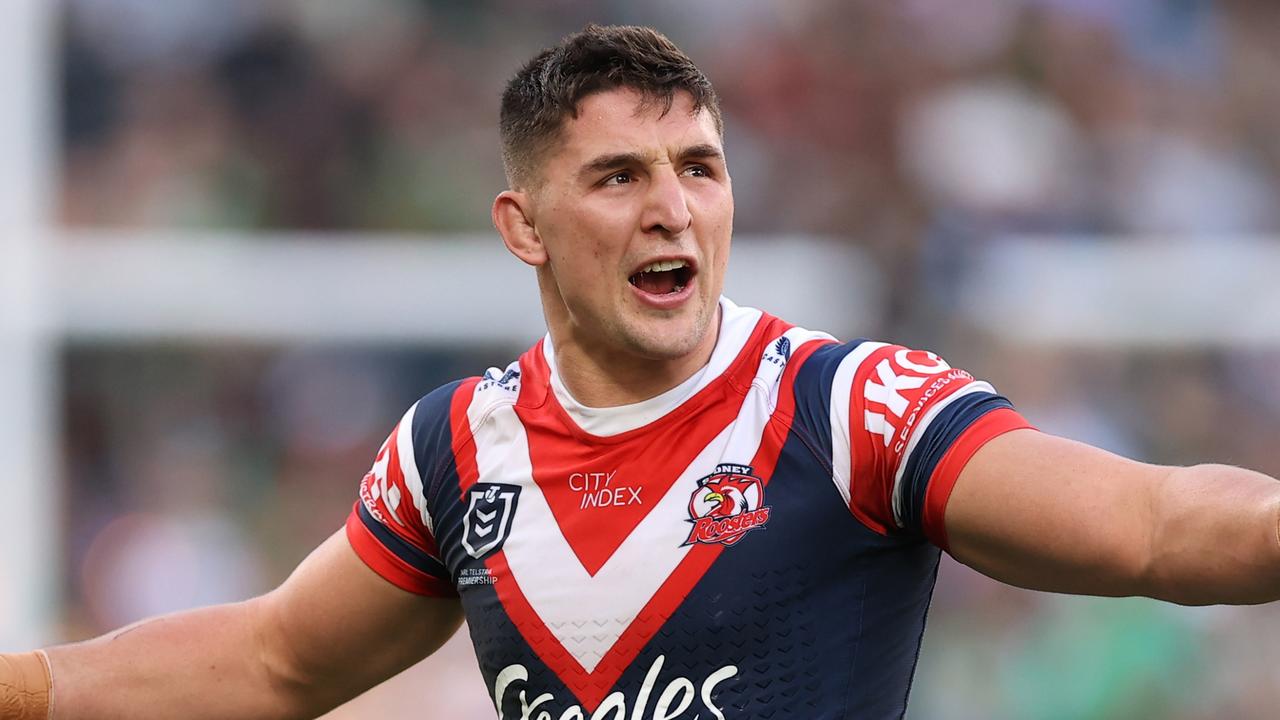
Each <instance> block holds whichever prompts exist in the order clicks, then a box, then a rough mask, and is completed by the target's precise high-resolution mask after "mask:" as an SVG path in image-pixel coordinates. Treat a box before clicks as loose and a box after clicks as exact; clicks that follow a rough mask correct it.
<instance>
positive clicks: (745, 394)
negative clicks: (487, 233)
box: [0, 26, 1280, 720]
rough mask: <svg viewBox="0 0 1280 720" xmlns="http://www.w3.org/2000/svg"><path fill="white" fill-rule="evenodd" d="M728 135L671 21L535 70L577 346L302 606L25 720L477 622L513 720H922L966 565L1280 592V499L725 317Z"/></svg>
mask: <svg viewBox="0 0 1280 720" xmlns="http://www.w3.org/2000/svg"><path fill="white" fill-rule="evenodd" d="M721 137H722V127H721V120H720V113H719V109H718V107H717V103H716V98H715V95H714V93H713V91H712V88H711V85H710V83H709V82H708V81H707V79H706V78H705V77H704V76H703V75H702V73H701V72H700V71H699V70H698V69H697V68H696V67H695V66H694V65H693V64H692V62H690V60H689V59H688V58H687V57H686V56H685V55H684V54H683V53H681V52H680V51H679V50H678V49H677V48H676V47H675V46H673V45H672V44H671V43H670V42H669V41H668V40H667V39H666V38H664V37H662V36H661V35H658V34H657V33H655V32H653V31H651V30H648V29H645V28H634V27H631V28H612V27H611V28H603V27H596V26H590V27H588V28H587V29H585V30H584V31H583V32H581V33H578V34H576V35H573V36H571V37H569V38H567V39H565V40H564V41H563V42H562V43H561V44H560V45H559V46H557V47H555V48H554V49H551V50H548V51H545V52H543V53H542V54H540V55H538V56H537V57H536V58H535V59H533V60H532V61H531V62H530V63H529V64H528V65H526V66H525V67H524V68H523V69H522V70H521V71H520V72H519V73H518V74H517V75H516V77H515V78H514V79H513V80H512V82H511V83H510V85H509V86H508V87H507V90H506V93H505V95H504V96H503V101H502V142H503V151H504V160H505V163H506V169H507V173H508V179H509V183H510V189H508V190H506V191H504V192H502V193H501V194H500V195H498V197H497V199H496V200H495V202H494V205H493V221H494V224H495V225H496V226H497V228H498V231H499V232H500V233H501V235H502V238H503V241H504V242H505V244H506V246H507V248H508V249H509V250H510V251H511V253H512V254H513V255H515V256H516V257H517V258H519V259H520V260H522V261H524V262H525V263H527V264H529V265H531V266H533V267H534V268H535V270H536V273H537V278H538V285H539V291H540V294H541V299H542V304H543V308H544V311H545V314H546V320H547V328H548V334H547V336H546V337H545V338H544V339H543V340H542V341H541V342H539V343H538V344H537V345H535V346H534V347H533V348H532V349H530V350H529V351H528V352H526V353H525V354H524V355H523V356H522V357H521V358H519V359H518V360H517V361H515V362H513V363H511V364H510V365H509V366H508V367H507V368H506V369H504V370H498V369H493V370H490V371H488V372H487V373H485V374H484V375H483V376H481V377H473V378H469V379H466V380H462V381H459V382H455V383H452V384H449V385H446V386H444V387H441V388H439V389H436V390H434V391H433V392H431V393H429V394H428V395H426V396H425V397H423V398H422V399H421V400H419V401H418V402H417V403H416V404H414V406H413V407H411V408H410V409H409V411H408V412H407V413H406V414H405V415H404V417H403V418H402V419H401V420H400V422H399V424H398V425H397V426H396V427H395V429H394V430H393V431H392V432H391V434H390V437H389V438H388V439H387V441H386V443H385V444H384V445H383V447H382V449H381V451H380V452H379V453H378V455H377V458H376V460H375V462H374V465H373V469H372V470H371V471H370V473H369V474H368V475H367V476H366V477H365V478H364V482H363V483H362V485H361V486H360V493H359V500H358V502H356V503H355V508H354V511H353V512H352V514H351V516H350V518H349V519H348V521H347V524H346V528H345V530H343V531H340V532H338V533H336V534H335V535H334V536H333V537H331V538H330V539H329V540H328V541H326V542H325V543H324V544H323V545H321V546H320V548H319V549H317V550H316V551H315V552H314V553H313V554H312V555H311V556H310V557H309V558H308V559H307V560H306V561H305V562H303V564H302V566H301V567H299V568H298V570H297V571H296V572H295V573H294V574H293V576H292V577H290V578H289V579H288V580H287V581H286V582H285V583H284V584H283V585H282V586H281V587H280V588H278V589H277V590H275V591H273V592H271V593H269V594H267V595H265V596H263V597H259V598H255V599H252V600H249V601H246V602H243V603H240V604H236V605H228V606H222V607H212V608H205V609H201V610H195V611H191V612H187V613H181V614H177V615H172V616H169V617H164V618H159V619H153V620H149V621H144V622H142V623H139V624H137V625H134V626H132V627H130V628H127V629H124V630H121V631H118V632H116V633H114V634H111V635H108V636H106V637H103V638H99V639H97V640H93V641H90V642H86V643H81V644H76V645H69V646H64V647H56V648H51V649H49V650H47V651H43V652H37V653H32V654H26V655H13V656H4V657H3V658H2V662H0V698H2V699H0V708H3V710H2V711H0V717H3V718H6V719H20V720H44V719H45V718H46V717H47V716H48V717H52V718H54V719H55V720H77V719H84V720H104V719H112V718H128V719H130V720H145V719H147V718H163V719H165V720H169V719H172V718H182V719H183V720H199V719H201V718H217V719H219V720H223V719H226V718H252V719H254V720H260V719H262V718H306V717H313V716H315V715H317V714H320V713H322V712H324V711H326V710H328V709H329V708H332V707H334V706H335V705H338V704H339V703H341V702H343V701H345V700H347V699H349V698H351V697H353V696H355V695H357V694H358V693H360V692H362V691H363V690H365V689H367V688H369V687H371V686H373V685H374V684H376V683H378V682H380V681H382V680H384V679H385V678H388V677H390V676H391V675H393V674H395V673H397V672H399V671H401V670H403V669H405V668H407V667H409V666H410V665H411V664H413V663H415V662H417V661H418V660H420V659H422V658H423V657H425V656H427V655H428V654H430V653H431V652H432V651H433V650H435V649H436V648H437V647H439V646H440V644H441V643H443V642H444V641H445V639H446V638H448V637H449V635H450V634H452V633H453V632H454V630H455V629H457V627H458V624H459V622H460V620H461V618H462V617H463V615H464V613H465V616H466V618H467V621H468V624H469V626H470V630H471V635H472V640H473V641H474V644H475V649H476V654H477V657H478V658H479V662H480V666H481V669H482V670H483V673H484V675H485V678H486V680H487V682H488V685H489V689H490V692H491V693H492V697H493V701H494V704H495V706H496V707H497V709H498V712H499V713H500V715H501V717H502V718H504V719H513V720H514V719H515V718H521V719H528V720H587V719H592V720H604V719H607V720H690V719H692V718H703V719H704V720H705V719H707V718H718V719H720V720H725V719H727V718H795V719H798V720H816V719H819V718H859V719H872V720H880V719H883V718H900V717H902V716H903V715H904V713H905V707H906V703H907V695H908V691H909V688H910V684H911V676H912V673H913V671H914V669H915V664H916V657H917V654H918V651H919V647H920V638H921V633H922V632H923V631H924V625H925V614H926V611H927V609H928V605H929V599H930V594H931V592H932V589H933V585H934V577H935V572H936V570H937V565H938V558H939V553H940V549H942V550H947V551H949V552H950V553H951V554H952V555H954V556H955V557H956V558H958V559H959V560H961V561H962V562H964V563H966V564H969V565H971V566H973V567H975V568H977V569H979V570H981V571H982V572H984V573H986V574H987V575H990V576H992V577H994V578H998V579H1000V580H1003V581H1005V582H1008V583H1012V584H1015V585H1019V586H1022V587H1028V588H1037V589H1041V590H1050V591H1057V592H1071V593H1089V594H1095V595H1147V596H1151V597H1156V598H1163V599H1166V600H1170V601H1174V602H1180V603H1189V604H1199V603H1260V602H1266V601H1270V600H1274V599H1277V598H1280V537H1278V536H1277V533H1278V532H1280V484H1278V483H1277V482H1276V481H1274V480H1272V479H1271V478H1268V477H1264V476H1262V475H1260V474H1257V473H1253V472H1249V471H1246V470H1240V469H1237V468H1231V467H1222V466H1197V467H1188V468H1171V467H1157V466H1152V465H1145V464H1142V463H1138V462H1133V461H1130V460H1126V459H1123V458H1120V457H1116V456H1114V455H1110V454H1107V453H1105V452H1102V451H1100V450H1096V449H1094V448H1091V447H1088V446H1085V445H1081V444H1079V443H1074V442H1071V441H1068V440H1063V439H1059V438H1056V437H1051V436H1049V435H1046V434H1043V433H1040V432H1037V431H1036V430H1034V429H1031V428H1030V427H1028V426H1027V423H1026V422H1025V421H1024V420H1023V419H1022V418H1021V417H1020V416H1019V415H1018V414H1017V413H1016V412H1015V411H1014V410H1013V409H1012V407H1011V406H1010V404H1009V402H1008V401H1007V400H1005V399H1004V398H1002V397H1000V396H999V395H997V394H996V393H995V392H994V390H993V389H992V387H991V386H990V385H988V384H986V383H984V382H979V381H977V380H975V379H974V378H973V377H971V376H970V375H969V374H967V373H965V372H964V371H962V370H957V369H953V368H951V367H950V366H949V365H947V363H945V362H944V361H943V360H942V359H940V358H938V357H937V356H936V355H933V354H931V353H927V352H920V351H914V350H909V349H906V348H902V347H898V346H895V345H886V344H883V343H878V342H869V341H862V342H850V343H841V342H837V341H836V340H834V339H833V338H831V337H830V336H828V335H825V334H823V333H820V332H814V331H810V330H805V329H802V328H798V327H793V326H791V325H789V324H787V323H786V322H784V321H783V320H780V319H778V318H775V317H772V316H770V315H768V314H767V313H764V312H761V311H759V310H753V309H750V308H745V307H738V306H736V305H734V304H733V303H732V302H730V301H729V300H727V299H725V298H722V297H721V295H720V292H721V285H722V281H723V277H724V272H725V265H726V262H727V260H728V256H729V238H730V234H731V228H732V224H733V195H732V192H731V183H730V178H729V173H728V170H727V167H726V164H725V155H724V149H723V145H722V142H721ZM430 702H431V699H430V698H423V712H422V716H423V717H432V714H431V710H430V707H431V706H430ZM50 704H52V710H51V711H50V709H49V706H50Z"/></svg>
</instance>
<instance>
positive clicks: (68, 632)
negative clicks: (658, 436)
mask: <svg viewBox="0 0 1280 720" xmlns="http://www.w3.org/2000/svg"><path fill="white" fill-rule="evenodd" d="M587 21H601V22H639V23H648V24H653V25H655V26H656V27H658V28H660V29H662V30H663V31H664V32H666V33H668V34H669V35H670V36H671V37H672V38H673V39H674V40H675V41H676V42H677V43H678V44H680V45H681V46H682V47H683V48H684V49H685V50H686V51H687V52H689V54H690V55H691V56H692V57H693V58H694V60H695V61H697V62H698V63H699V64H700V65H701V66H702V67H703V69H704V70H705V71H706V72H707V73H708V75H709V76H710V77H711V78H712V80H713V82H714V83H715V84H716V87H717V89H718V90H719V92H720V93H721V95H722V102H723V107H724V112H725V116H726V123H727V128H728V132H727V138H726V146H727V153H728V159H729V163H730V168H731V171H732V173H733V177H734V185H735V192H736V197H737V237H738V238H739V239H738V240H737V241H736V242H737V245H736V246H735V262H734V263H733V264H731V269H730V286H731V288H732V293H733V295H734V296H735V297H736V298H737V299H739V301H740V302H759V303H760V304H762V305H764V306H765V307H767V308H769V309H770V310H774V311H776V312H779V314H783V315H784V316H788V317H789V318H790V319H794V320H798V321H802V322H804V323H806V324H812V325H816V326H821V327H824V328H827V329H831V330H834V331H836V332H839V333H841V334H842V335H843V336H845V337H854V336H859V335H866V336H874V337H879V338H885V339H892V340H895V341H899V342H903V343H907V344H914V345H920V346H925V347H928V348H930V349H934V350H937V351H939V352H940V353H942V354H943V355H944V356H945V357H947V358H948V359H950V360H951V361H952V362H953V364H956V365H960V366H963V367H966V368H968V369H970V370H972V371H974V373H975V374H977V375H979V376H981V377H985V378H988V379H990V380H991V381H992V382H993V383H994V384H995V385H996V386H997V387H998V388H999V389H1000V390H1001V391H1002V392H1004V393H1005V394H1007V395H1008V396H1009V397H1011V398H1012V399H1013V401H1014V402H1015V404H1017V405H1018V407H1019V408H1020V409H1021V410H1022V412H1023V413H1024V414H1025V415H1027V416H1028V417H1029V418H1030V419H1031V420H1032V421H1033V422H1034V423H1036V424H1037V425H1038V426H1040V427H1041V428H1043V429H1045V430H1049V431H1054V432H1058V433H1061V434H1065V435H1068V436H1071V437H1076V438H1079V439H1083V440H1087V441H1090V442H1093V443H1096V444H1099V445H1101V446H1103V447H1107V448H1110V449H1113V450H1116V451H1119V452H1122V453H1126V454H1129V455H1132V456H1135V457H1139V458H1143V459H1147V460H1152V461H1159V462H1169V463H1186V462H1194V461H1220V462H1229V463H1235V464H1240V465H1246V466H1250V467H1254V468H1257V469H1259V470H1262V471H1265V472H1268V473H1270V474H1272V475H1280V451H1278V450H1277V446H1278V443H1277V439H1280V379H1278V378H1280V289H1278V288H1277V283H1276V282H1275V280H1274V276H1275V274H1276V272H1277V270H1280V246H1278V244H1277V242H1276V240H1275V233H1276V231H1277V228H1278V226H1280V204H1278V203H1277V198H1280V133H1277V131H1276V128H1277V127H1280V83H1276V82H1275V77H1276V75H1275V73H1276V69H1277V68H1278V67H1280V6H1276V5H1274V3H1267V2H1263V1H1261V0H1259V1H1257V2H1244V1H1241V2H1227V3H1210V2H1206V1H1203V0H1179V1H1177V2H1169V1H1163V0H1123V1H1120V0H1117V1H1115V2H1106V1H1104V0H1034V1H1033V0H1026V1H1015V0H971V1H969V2H964V3H960V2H938V1H929V0H911V1H909V2H899V3H885V2H874V1H868V2H847V1H845V0H823V1H821V2H794V3H793V2H782V1H781V0H776V1H773V2H771V1H769V0H750V1H748V2H742V1H739V0H705V1H703V2H697V3H684V2H677V1H675V0H663V1H661V2H652V3H643V4H640V3H631V2H600V3H587V2H574V1H572V0H540V1H536V2H515V1H514V0H510V1H506V2H476V3H453V2H430V3H428V2H410V1H408V0H377V1H373V0H370V1H367V2H360V3H355V2H351V3H340V2H315V1H314V0H311V1H304V0H290V1H284V0H278V1H274V2H256V1H254V0H220V1H215V0H168V1H167V2H163V3H156V2H149V1H148V0H59V1H58V2H53V1H52V0H19V1H16V2H14V3H13V9H12V15H11V18H10V21H9V22H8V24H7V26H6V27H4V28H0V43H3V45H4V47H5V48H6V49H5V51H4V52H5V56H6V62H5V63H4V67H3V68H0V88H4V89H5V99H4V100H3V101H0V102H3V103H4V108H3V113H0V115H3V117H0V148H3V149H4V157H5V159H6V162H5V163H4V167H2V168H0V212H2V213H3V216H4V220H3V224H2V225H0V227H3V228H4V234H3V242H4V245H3V250H4V254H3V256H0V301H2V302H0V488H3V489H4V491H5V496H6V502H5V503H4V505H5V507H4V508H3V509H0V547H2V548H4V552H3V553H2V554H0V555H3V557H0V649H4V650H16V649H21V648H25V647H31V646H33V645H35V644H37V643H40V644H44V643H50V642H54V641H61V640H67V639H74V638H83V637H87V636H90V635H94V634H97V633H100V632H102V631H104V630H106V629H108V628H111V627H115V626H118V625H120V624H123V623H127V622H130V621H133V620H136V619H138V618H140V617H143V616H146V615H149V614H154V613H157V612H164V611H169V610H173V609H177V608H180V607H187V606H191V605H195V604H203V603H212V602H221V601H227V600H233V599H237V598H241V597H245V596H248V595H251V594H255V593H258V592H262V591H264V590H266V589H269V588H271V587H273V586H274V585H275V584H276V583H277V582H279V581H280V579H281V578H282V577H283V576H284V575H285V574H286V573H287V572H288V571H289V569H290V568H292V567H293V566H294V565H295V564H296V563H297V562H298V561H299V560H300V559H301V558H302V557H303V556H304V555H305V553H306V552H307V551H308V550H309V549H310V548H311V547H313V546H314V545H315V544H316V543H318V542H319V541H320V540H321V539H322V538H324V537H325V536H326V535H327V534H328V533H330V532H332V531H333V530H334V529H336V528H337V527H338V526H339V525H340V523H341V522H342V520H343V518H344V515H345V513H346V512H347V510H348V509H349V508H350V505H351V503H352V502H353V499H354V494H355V487H356V483H357V481H358V480H359V478H360V476H361V475H362V474H363V473H364V472H365V470H366V469H367V467H368V465H369V463H370V461H371V459H372V455H373V453H374V452H375V451H376V449H377V447H378V445H379V443H380V442H381V441H382V439H383V437H384V436H385V433H386V432H387V431H388V429H389V427H390V425H391V424H392V423H394V421H395V419H396V418H397V417H399V414H400V412H401V411H402V410H403V409H404V407H406V406H407V405H408V404H409V403H411V402H412V401H413V400H414V399H416V398H417V397H418V396H419V395H420V394H421V393H422V392H423V391H424V390H426V389H429V388H431V387H433V386H434V385H436V384H438V383H440V382H442V381H444V380H446V379H449V378H452V377H455V376H458V375H462V374H474V373H476V372H478V371H479V370H482V369H483V368H484V367H487V366H489V365H501V364H503V363H505V362H506V361H507V360H508V359H509V358H510V357H512V356H513V355H514V354H515V353H517V352H519V351H520V350H521V349H522V348H523V347H525V346H526V345H527V344H528V343H530V342H531V341H532V340H533V339H535V338H536V337H537V336H538V335H539V334H540V332H541V329H540V327H539V324H538V309H537V307H536V301H535V295H534V293H533V285H532V281H531V278H530V277H529V276H528V274H527V273H525V272H523V271H522V269H521V268H520V267H519V266H518V265H517V264H516V263H515V262H514V261H512V260H507V259H504V258H503V257H502V252H501V251H500V250H499V249H498V248H497V246H498V240H497V238H496V236H495V235H494V233H493V232H492V230H491V229H490V227H489V222H488V206H489V203H490V201H491V199H492V197H493V195H494V194H495V193H496V192H497V191H498V190H499V189H501V187H502V174H501V167H500V164H499V159H498V153H497V151H496V107H497V98H498V95H499V93H500V90H501V87H502V84H503V82H504V81H505V79H506V78H507V77H508V76H509V75H510V74H511V73H512V72H513V71H514V69H515V68H516V67H517V65H518V64H519V63H520V62H522V61H523V60H524V59H526V58H527V57H529V56H530V55H531V54H532V53H533V52H535V51H536V50H537V49H539V48H541V47H543V46H545V45H546V44H549V43H551V42H553V41H555V40H556V39H557V38H559V37H560V36H562V35H563V34H565V33H567V32H570V31H572V30H575V29H577V28H579V27H581V25H582V24H584V23H585V22H587ZM831 621H832V622H840V618H832V619H831ZM457 640H458V639H457V638H455V642H453V643H451V644H450V645H449V646H448V647H447V648H446V650H444V651H442V652H441V653H440V654H439V655H438V656H437V657H435V658H433V659H431V660H429V661H428V662H427V663H425V664H424V665H422V666H420V667H418V668H415V669H414V670H412V671H410V672H409V673H408V674H406V675H405V676H402V677H401V678H399V679H397V680H395V681H392V682H391V683H389V684H388V685H386V686H384V687H382V688H380V689H378V690H377V691H375V692H374V693H371V694H370V695H368V696H366V697H364V698H361V699H360V700H357V701H356V702H355V703H353V704H351V705H350V706H348V707H346V708H343V709H340V710H338V711H336V712H335V713H333V715H332V717H334V718H367V717H374V716H375V713H376V716H379V717H422V716H423V714H422V713H423V712H424V711H423V708H431V710H430V711H429V714H430V716H431V717H449V718H465V719H470V718H475V719H476V720H480V719H484V718H492V717H493V711H492V709H491V707H490V706H489V704H488V702H487V701H486V695H487V693H486V690H485V688H484V686H483V683H482V682H481V681H480V679H479V677H478V674H477V672H476V670H475V667H474V666H475V661H474V657H473V656H472V654H471V651H470V649H469V647H468V646H467V645H466V644H465V642H457ZM197 650H198V649H195V648H193V652H194V651H197ZM353 661H358V659H353ZM1277 708H1280V606H1276V607H1266V608H1248V609H1237V608H1201V609H1184V608H1176V607H1173V606H1167V605H1162V604H1159V603H1154V602H1149V601H1144V600H1138V599H1125V600H1093V599H1082V598H1065V597H1059V596H1051V595H1038V594H1032V593H1027V592H1022V591H1019V590H1015V589H1011V588H1007V587H1003V586H1000V585H998V584H996V583H993V582H990V581H987V580H986V579H984V578H982V577H980V576H977V575H975V574H974V573H972V572H970V571H967V570H966V569H964V568H962V567H959V566H957V565H956V564H955V563H953V562H950V561H947V562H946V563H945V565H944V568H943V571H942V573H941V578H940V582H939V585H938V590H937V593H936V595H935V600H934V605H933V610H932V614H931V617H930V627H929V632H928V633H927V634H926V637H925V644H924V650H923V655H922V659H921V664H920V670H919V673H918V675H917V679H916V686H915V690H914V692H913V706H912V711H911V713H910V715H911V716H912V717H917V718H939V719H944V720H963V719H969V718H974V719H977V718H982V719H984V720H998V719H1003V718H1008V719H1011V720H1013V719H1016V720H1040V719H1043V720H1051V719H1058V718H1062V719H1064V720H1065V719H1068V718H1071V719H1078V718H1135V719H1136V718H1144V719H1145V718H1169V719H1172V720H1191V719H1193V718H1215V719H1224V718H1247V719H1251V720H1252V719H1258V718H1269V717H1274V716H1275V714H1276V712H1277Z"/></svg>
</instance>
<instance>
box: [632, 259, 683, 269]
mask: <svg viewBox="0 0 1280 720" xmlns="http://www.w3.org/2000/svg"><path fill="white" fill-rule="evenodd" d="M688 264H689V263H687V262H685V261H683V260H659V261H658V262H656V263H649V264H648V265H645V266H644V267H642V268H640V272H666V271H668V270H677V269H679V268H682V267H685V266H687V265H688Z"/></svg>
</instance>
